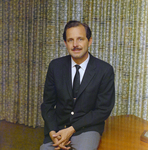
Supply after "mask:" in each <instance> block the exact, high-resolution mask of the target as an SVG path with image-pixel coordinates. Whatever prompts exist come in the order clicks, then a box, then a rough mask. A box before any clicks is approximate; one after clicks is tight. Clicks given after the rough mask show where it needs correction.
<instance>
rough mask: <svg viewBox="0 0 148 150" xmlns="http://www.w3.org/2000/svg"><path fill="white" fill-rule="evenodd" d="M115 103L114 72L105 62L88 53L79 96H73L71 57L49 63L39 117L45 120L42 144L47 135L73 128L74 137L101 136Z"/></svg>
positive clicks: (46, 139) (48, 139) (47, 138)
mask: <svg viewBox="0 0 148 150" xmlns="http://www.w3.org/2000/svg"><path fill="white" fill-rule="evenodd" d="M114 102H115V90H114V71H113V68H112V66H111V65H109V64H108V63H106V62H104V61H102V60H100V59H97V58H95V57H93V56H92V55H91V54H90V60H89V62H88V65H87V68H86V71H85V74H84V77H83V80H82V82H81V85H80V89H79V92H78V97H77V100H76V102H75V103H74V101H73V97H72V79H71V56H70V55H68V56H65V57H61V58H58V59H55V60H53V61H51V63H50V64H49V68H48V72H47V76H46V81H45V87H44V97H43V103H42V105H41V111H42V116H43V119H44V121H45V127H44V134H45V140H44V143H47V142H49V141H51V139H50V137H49V132H50V131H52V130H54V131H58V130H60V129H63V128H66V127H69V126H73V127H74V129H75V130H76V133H75V135H77V134H80V133H82V132H86V131H97V132H99V133H100V134H102V132H103V130H104V124H105V120H106V119H107V118H108V116H109V115H110V113H111V111H112V109H113V106H114Z"/></svg>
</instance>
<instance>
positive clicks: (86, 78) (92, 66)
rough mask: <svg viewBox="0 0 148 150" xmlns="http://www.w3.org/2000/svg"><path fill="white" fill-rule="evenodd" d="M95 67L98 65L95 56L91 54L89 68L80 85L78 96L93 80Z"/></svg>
mask: <svg viewBox="0 0 148 150" xmlns="http://www.w3.org/2000/svg"><path fill="white" fill-rule="evenodd" d="M95 68H96V65H95V64H94V63H93V56H92V55H90V60H89V62H88V65H87V68H86V70H85V74H84V77H83V80H82V83H81V85H80V89H79V92H78V97H79V96H80V94H81V93H82V92H83V91H84V89H85V88H86V86H87V85H88V84H89V82H90V81H91V80H92V78H93V76H94V74H95ZM78 97H77V98H78Z"/></svg>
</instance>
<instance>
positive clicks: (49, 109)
mask: <svg viewBox="0 0 148 150" xmlns="http://www.w3.org/2000/svg"><path fill="white" fill-rule="evenodd" d="M55 105H56V88H55V83H54V76H53V69H52V63H50V65H49V68H48V71H47V75H46V80H45V86H44V95H43V103H42V105H41V112H42V117H43V119H44V121H45V125H46V127H47V130H48V133H49V132H50V131H52V130H53V131H57V129H58V127H57V122H56V113H55Z"/></svg>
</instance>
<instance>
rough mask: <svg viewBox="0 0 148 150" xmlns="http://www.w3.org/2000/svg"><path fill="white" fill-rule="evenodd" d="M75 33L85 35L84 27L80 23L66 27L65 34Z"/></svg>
mask: <svg viewBox="0 0 148 150" xmlns="http://www.w3.org/2000/svg"><path fill="white" fill-rule="evenodd" d="M75 35H79V36H86V31H85V28H84V27H83V26H82V25H79V26H76V27H71V28H69V29H67V31H66V36H75Z"/></svg>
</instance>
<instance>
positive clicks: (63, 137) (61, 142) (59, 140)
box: [50, 126, 75, 150]
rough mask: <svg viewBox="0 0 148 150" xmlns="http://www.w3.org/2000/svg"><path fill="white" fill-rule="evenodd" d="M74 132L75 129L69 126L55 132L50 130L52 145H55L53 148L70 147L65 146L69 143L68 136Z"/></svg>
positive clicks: (57, 149)
mask: <svg viewBox="0 0 148 150" xmlns="http://www.w3.org/2000/svg"><path fill="white" fill-rule="evenodd" d="M74 132H75V129H74V128H73V127H72V126H70V127H68V128H66V129H62V130H60V131H58V132H57V133H56V132H55V131H51V132H50V137H51V139H52V141H53V143H54V144H53V146H54V147H55V150H59V149H64V150H69V149H70V148H71V147H69V146H67V145H69V144H70V141H69V139H70V137H71V136H72V135H73V133H74Z"/></svg>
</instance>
